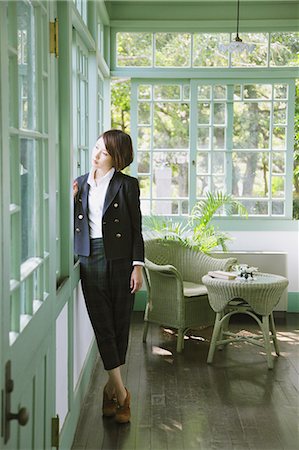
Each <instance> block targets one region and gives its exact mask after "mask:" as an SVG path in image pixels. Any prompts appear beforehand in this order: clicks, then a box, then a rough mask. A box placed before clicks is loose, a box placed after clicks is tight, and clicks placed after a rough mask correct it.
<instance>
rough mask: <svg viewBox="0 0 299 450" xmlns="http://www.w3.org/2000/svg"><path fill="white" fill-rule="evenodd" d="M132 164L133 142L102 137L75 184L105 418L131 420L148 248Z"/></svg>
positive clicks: (78, 244)
mask: <svg viewBox="0 0 299 450" xmlns="http://www.w3.org/2000/svg"><path fill="white" fill-rule="evenodd" d="M132 161H133V148H132V141H131V138H130V136H129V135H128V134H126V133H124V132H122V131H120V130H110V131H106V132H105V133H103V135H102V136H100V137H99V138H98V140H97V142H96V144H95V147H94V148H93V151H92V168H91V170H90V172H89V173H87V174H85V175H82V176H80V177H78V178H77V179H76V180H75V181H74V183H73V193H74V199H75V206H74V212H75V218H74V222H75V239H74V240H75V253H76V254H78V255H79V260H80V276H81V283H82V290H83V294H84V298H85V303H86V307H87V311H88V314H89V318H90V321H91V324H92V327H93V329H94V332H95V337H96V341H97V345H98V348H99V351H100V354H101V357H102V360H103V364H104V368H105V370H106V371H107V373H108V382H107V384H106V386H105V387H104V393H103V415H104V416H115V420H116V421H117V422H119V423H126V422H129V420H130V393H129V391H128V390H127V389H126V388H125V386H124V384H123V381H122V377H121V372H120V366H121V365H122V364H125V358H126V352H127V346H128V337H129V328H130V317H131V312H132V309H133V303H134V294H135V292H137V291H138V290H139V289H140V287H141V285H142V266H143V265H144V262H143V261H144V244H143V238H142V234H141V212H140V201H139V186H138V181H137V179H136V178H132V177H130V176H128V175H124V174H123V173H121V172H120V171H121V170H123V169H124V168H125V167H127V166H128V165H129V164H131V162H132Z"/></svg>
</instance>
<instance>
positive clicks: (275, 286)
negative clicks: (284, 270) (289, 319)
mask: <svg viewBox="0 0 299 450" xmlns="http://www.w3.org/2000/svg"><path fill="white" fill-rule="evenodd" d="M202 282H203V284H204V285H205V286H206V287H207V290H208V297H209V302H210V305H211V307H212V308H213V309H214V311H216V312H219V311H222V310H223V309H224V308H225V307H226V306H227V304H228V303H229V302H230V301H231V300H233V299H235V298H242V299H243V300H245V301H246V302H247V303H248V304H249V305H250V306H251V307H252V309H253V310H254V311H255V312H256V313H257V314H261V315H265V314H270V313H271V312H272V310H273V308H274V307H275V306H276V305H277V303H278V302H279V300H280V297H281V295H282V293H283V291H284V290H285V288H286V287H287V285H288V283H289V282H288V280H287V278H285V277H282V276H280V275H274V274H270V273H259V272H258V273H257V274H256V275H254V279H253V280H249V279H248V280H245V279H244V280H243V279H240V278H236V279H235V280H224V279H221V278H213V277H210V276H209V275H205V276H204V277H203V278H202Z"/></svg>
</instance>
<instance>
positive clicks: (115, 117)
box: [111, 78, 131, 133]
mask: <svg viewBox="0 0 299 450" xmlns="http://www.w3.org/2000/svg"><path fill="white" fill-rule="evenodd" d="M130 92H131V81H130V80H127V79H120V78H118V79H117V80H112V83H111V119H112V123H111V125H112V128H117V129H121V130H122V131H124V132H125V133H130V109H131V104H130Z"/></svg>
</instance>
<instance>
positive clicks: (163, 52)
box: [155, 33, 191, 67]
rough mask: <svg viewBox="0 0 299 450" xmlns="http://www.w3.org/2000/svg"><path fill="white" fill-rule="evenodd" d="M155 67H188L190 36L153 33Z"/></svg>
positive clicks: (185, 34)
mask: <svg viewBox="0 0 299 450" xmlns="http://www.w3.org/2000/svg"><path fill="white" fill-rule="evenodd" d="M155 40H156V45H155V48H156V53H155V66H156V67H190V55H191V34H189V33H155Z"/></svg>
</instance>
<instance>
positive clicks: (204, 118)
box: [198, 103, 211, 125]
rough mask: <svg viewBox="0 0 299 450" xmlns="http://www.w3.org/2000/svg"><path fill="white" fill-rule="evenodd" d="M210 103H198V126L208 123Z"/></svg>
mask: <svg viewBox="0 0 299 450" xmlns="http://www.w3.org/2000/svg"><path fill="white" fill-rule="evenodd" d="M210 111H211V105H210V103H198V124H200V125H201V124H209V123H210Z"/></svg>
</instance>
